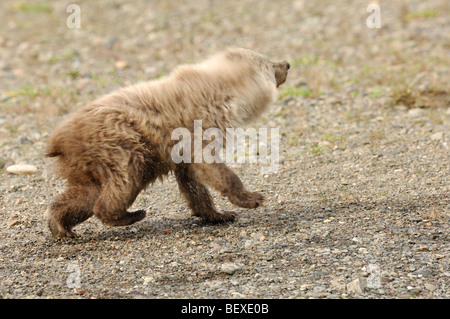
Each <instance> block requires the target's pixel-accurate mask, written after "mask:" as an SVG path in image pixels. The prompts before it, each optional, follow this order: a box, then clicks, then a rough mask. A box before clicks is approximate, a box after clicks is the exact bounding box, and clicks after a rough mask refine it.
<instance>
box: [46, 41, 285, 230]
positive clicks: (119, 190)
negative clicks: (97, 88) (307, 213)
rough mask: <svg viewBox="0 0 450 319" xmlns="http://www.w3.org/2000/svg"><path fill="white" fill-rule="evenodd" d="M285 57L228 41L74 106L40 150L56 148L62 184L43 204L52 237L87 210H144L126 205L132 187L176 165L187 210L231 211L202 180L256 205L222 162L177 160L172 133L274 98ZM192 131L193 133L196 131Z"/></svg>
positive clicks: (125, 219)
mask: <svg viewBox="0 0 450 319" xmlns="http://www.w3.org/2000/svg"><path fill="white" fill-rule="evenodd" d="M288 69H289V64H288V63H287V62H285V61H283V62H279V63H274V62H270V61H269V60H267V59H266V58H264V57H263V56H261V55H259V54H257V53H254V52H252V51H250V50H246V49H229V50H227V51H225V52H223V53H221V54H218V55H216V56H213V57H212V58H210V59H209V60H207V61H205V62H203V63H200V64H195V65H184V66H180V67H178V68H177V69H176V70H175V71H174V72H173V73H172V74H170V75H169V76H167V77H165V78H163V79H159V80H155V81H150V82H144V83H140V84H137V85H133V86H130V87H126V88H123V89H120V90H118V91H116V92H113V93H111V94H109V95H106V96H104V97H102V98H100V99H98V100H96V101H94V102H92V103H91V104H89V105H87V106H85V107H82V108H80V109H78V110H77V111H76V112H75V113H74V114H73V115H72V116H71V117H70V118H68V119H67V120H66V121H64V122H63V123H61V125H59V127H58V128H57V129H56V130H55V131H54V132H53V134H52V135H51V136H50V138H49V142H48V148H47V154H46V155H47V156H49V157H55V158H56V161H55V164H56V166H55V167H56V171H57V173H58V175H59V176H60V177H62V178H64V179H66V180H67V188H66V190H65V191H64V192H63V193H62V194H60V195H59V196H57V197H56V198H55V200H54V201H53V202H52V203H51V205H50V207H49V209H48V210H47V218H48V225H49V228H50V230H51V233H52V234H53V235H54V236H56V237H72V238H73V237H76V234H75V233H74V232H73V230H72V228H73V227H74V226H76V225H77V224H79V223H82V222H83V221H85V220H86V219H88V218H89V217H91V216H92V215H95V216H96V217H97V218H99V219H100V220H101V221H102V222H103V223H104V224H105V225H110V226H125V225H131V224H133V223H135V222H137V221H139V220H141V219H143V218H144V217H145V211H143V210H138V211H135V212H129V211H127V208H128V207H130V206H131V205H132V204H133V202H134V200H135V199H136V197H137V195H138V194H139V192H140V191H141V190H142V189H144V188H146V187H147V186H148V185H149V184H151V183H153V182H154V181H155V180H156V179H157V178H159V179H162V177H163V176H164V175H167V174H168V173H169V172H173V173H174V174H175V177H176V180H177V182H178V186H179V189H180V191H181V193H182V194H183V196H184V197H185V199H186V200H187V202H188V205H189V207H190V209H191V210H192V214H193V215H194V216H198V217H201V218H203V219H204V220H205V221H207V222H212V223H217V222H225V221H232V220H234V219H235V217H236V214H235V213H234V212H218V211H217V210H216V208H215V206H214V203H213V201H212V197H211V195H210V193H209V191H208V189H207V188H206V186H210V187H212V188H214V189H216V190H217V191H219V192H220V193H221V194H222V195H223V196H226V197H227V198H228V199H229V200H230V202H231V203H233V204H235V205H237V206H239V207H244V208H256V207H258V205H259V204H261V203H262V202H263V201H264V197H263V196H262V195H260V194H258V193H256V192H249V191H247V190H246V189H245V187H244V185H243V184H242V182H241V180H240V179H239V177H238V176H237V175H236V174H234V173H233V172H232V171H231V170H230V169H229V168H228V167H227V166H226V165H225V164H224V163H216V162H213V163H205V162H202V163H193V162H191V163H185V162H181V163H179V164H176V163H175V162H174V161H173V160H172V157H171V151H172V148H173V146H174V145H175V144H176V143H177V141H176V140H172V139H171V135H172V131H173V130H174V129H176V128H180V127H182V128H187V129H188V130H189V131H190V132H193V129H194V121H195V120H201V121H202V129H203V130H206V129H208V128H218V129H220V130H221V131H222V132H225V130H226V128H234V127H240V126H241V125H243V124H245V123H246V122H248V121H250V120H251V119H254V118H255V117H257V116H258V115H259V114H260V113H261V112H262V111H263V110H264V109H265V108H266V106H267V105H268V104H269V103H271V102H274V101H275V100H276V98H277V90H276V88H277V87H278V86H279V85H281V84H283V83H284V82H285V81H286V77H287V73H288ZM193 135H194V134H192V136H193Z"/></svg>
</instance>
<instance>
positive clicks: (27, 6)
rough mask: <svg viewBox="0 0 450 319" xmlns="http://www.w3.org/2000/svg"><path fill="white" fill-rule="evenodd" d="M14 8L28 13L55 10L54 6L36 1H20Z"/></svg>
mask: <svg viewBox="0 0 450 319" xmlns="http://www.w3.org/2000/svg"><path fill="white" fill-rule="evenodd" d="M13 9H15V10H18V11H22V12H27V13H50V12H52V10H53V9H52V7H50V6H49V5H47V4H45V3H41V2H36V3H27V2H20V3H18V4H15V5H13Z"/></svg>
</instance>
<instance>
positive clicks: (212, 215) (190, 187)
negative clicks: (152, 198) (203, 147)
mask: <svg viewBox="0 0 450 319" xmlns="http://www.w3.org/2000/svg"><path fill="white" fill-rule="evenodd" d="M175 177H176V179H177V182H178V187H179V188H180V192H181V194H183V196H184V198H185V199H186V200H187V202H188V204H189V208H190V209H191V210H192V215H194V216H197V217H200V218H203V219H204V220H205V221H207V222H209V223H221V222H228V221H234V219H235V218H236V213H235V212H223V213H220V212H218V211H217V209H216V207H215V205H214V202H213V199H212V197H211V194H210V193H209V191H208V189H207V188H206V187H205V185H203V184H202V183H200V182H199V181H197V180H196V179H195V178H194V177H193V175H192V172H191V170H190V169H189V167H187V166H178V167H177V168H176V170H175Z"/></svg>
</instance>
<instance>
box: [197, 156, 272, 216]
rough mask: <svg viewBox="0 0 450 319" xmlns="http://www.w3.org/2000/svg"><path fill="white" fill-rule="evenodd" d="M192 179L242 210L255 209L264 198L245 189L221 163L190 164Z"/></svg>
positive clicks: (235, 176)
mask: <svg viewBox="0 0 450 319" xmlns="http://www.w3.org/2000/svg"><path fill="white" fill-rule="evenodd" d="M190 169H191V170H192V172H193V175H194V178H195V179H197V180H198V181H200V182H201V183H204V184H206V185H209V186H211V187H213V188H214V189H216V190H217V191H219V192H220V193H221V194H222V196H226V197H228V199H229V200H230V202H232V203H233V204H235V205H237V206H239V207H243V208H256V207H258V206H259V205H260V204H262V203H263V202H264V200H265V197H264V196H263V195H261V194H259V193H257V192H249V191H247V190H246V189H245V187H244V185H243V184H242V182H241V180H240V179H239V177H238V176H237V175H236V174H235V173H234V172H233V171H232V170H231V169H230V168H228V167H227V166H226V165H225V164H223V163H211V164H208V163H199V164H190Z"/></svg>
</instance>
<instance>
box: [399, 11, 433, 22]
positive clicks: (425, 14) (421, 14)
mask: <svg viewBox="0 0 450 319" xmlns="http://www.w3.org/2000/svg"><path fill="white" fill-rule="evenodd" d="M438 14H439V11H437V10H421V11H413V12H409V13H407V14H406V16H405V19H407V20H412V19H418V18H434V17H436V16H437V15H438Z"/></svg>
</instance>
